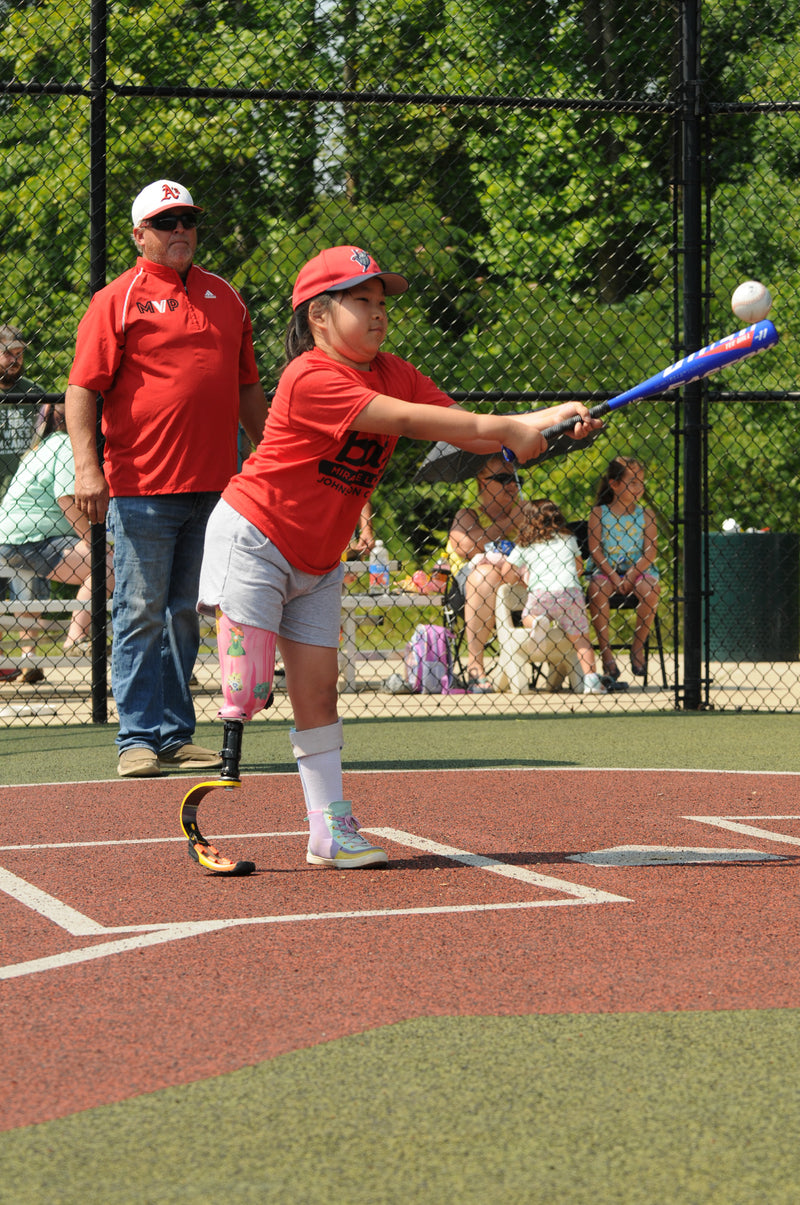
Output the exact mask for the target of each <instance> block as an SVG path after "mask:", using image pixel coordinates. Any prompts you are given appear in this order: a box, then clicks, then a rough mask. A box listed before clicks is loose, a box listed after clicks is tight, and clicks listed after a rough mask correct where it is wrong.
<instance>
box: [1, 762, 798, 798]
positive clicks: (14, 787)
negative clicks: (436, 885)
mask: <svg viewBox="0 0 800 1205" xmlns="http://www.w3.org/2000/svg"><path fill="white" fill-rule="evenodd" d="M509 770H511V771H513V772H514V773H515V774H594V775H597V774H716V775H723V774H731V775H734V776H736V775H738V776H739V777H743V776H745V775H748V774H749V775H756V777H758V778H797V777H798V776H800V770H714V769H711V768H709V767H708V766H506V765H503V766H437V767H434V766H429V767H427V768H426V769H420V768H419V767H418V766H412V767H411V768H406V767H404V766H393V767H389V768H388V769H387V768H384V767H382V766H375V767H373V768H372V769H366V770H355V769H349V768H348V767H347V766H345V767H344V772H345V774H355V775H360V774H376V775H385V774H414V775H416V776H417V777H419V775H420V774H505V773H507V772H508V771H509ZM260 778H269V779H274V778H293V779H295V780H296V779H297V771H296V770H276V771H274V772H271V773H269V774H248V773H247V768H246V767H245V770H244V777H243V779H242V782H243V783H247V782H249V781H250V780H251V779H253V780H254V779H260ZM152 781H153V782H161V783H163V782H165V781H166V780H165V779H163V778H161V779H153V780H152ZM181 781H183V780H178V779H173V782H181ZM190 782H191V778H189V777H188V776H187V778H186V779H185V783H186V784H187V785H188V784H189V783H190ZM125 785H126V783H125V781H121V780H120V779H119V778H92V779H85V778H84V779H74V780H72V781H68V782H34V783H29V782H26V783H0V792H2V791H19V790H25V791H28V790H36V789H37V788H39V787H83V788H86V787H87V786H116V787H124V786H125Z"/></svg>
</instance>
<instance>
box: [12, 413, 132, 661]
mask: <svg viewBox="0 0 800 1205" xmlns="http://www.w3.org/2000/svg"><path fill="white" fill-rule="evenodd" d="M37 434H38V435H39V437H40V442H39V443H37V444H36V445H35V446H34V447H33V448H32V449H31V451H30V452H27V453H26V454H25V455H24V456H23V458H22V460H21V461H20V463H19V466H18V468H17V471H16V473H15V474H14V476H13V478H12V480H11V483H10V485H9V487H8V489H7V490H6V493H5V496H4V498H3V500H2V502H0V573H2V572H3V570H5V571H6V572H7V573H9V574H10V575H19V574H20V573H27V574H29V575H32V576H36V577H41V578H47V579H49V580H50V581H55V582H64V583H66V584H68V585H77V586H79V587H80V589H79V590H78V593H77V600H78V601H79V602H84V603H87V604H88V602H89V600H90V598H91V594H92V583H91V554H90V547H89V530H90V529H89V522H88V520H87V519H86V517H85V516H84V515H83V514H81V512H80V511H79V510H78V508H77V507H76V505H75V499H74V492H75V467H74V464H73V459H72V448H71V446H70V441H69V436H68V435H67V432H66V429H65V424H64V407H63V405H60V404H54V403H52V402H48V403H46V404H45V405H44V406H42V409H41V411H40V420H39V424H38V426H37ZM109 572H110V563H109ZM26 620H27V621H28V622H27V623H26ZM20 624H21V630H20V648H21V650H22V656H23V658H24V657H26V656H30V655H31V654H32V653H33V652H34V650H35V647H36V639H35V637H36V629H35V618H34V616H28V615H21V616H20ZM90 625H91V611H90V610H89V608H88V606H86V607H83V608H81V609H79V610H77V611H74V612H73V614H72V622H71V623H70V626H69V631H68V632H67V637H66V640H65V642H64V652H65V653H69V652H73V653H76V652H79V651H82V650H83V649H85V648H88V643H89V638H88V634H89V628H90ZM9 676H10V675H9ZM38 680H41V678H39V679H38Z"/></svg>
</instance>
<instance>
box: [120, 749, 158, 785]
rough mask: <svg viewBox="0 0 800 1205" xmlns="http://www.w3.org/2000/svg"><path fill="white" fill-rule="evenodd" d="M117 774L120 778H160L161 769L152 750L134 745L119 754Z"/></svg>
mask: <svg viewBox="0 0 800 1205" xmlns="http://www.w3.org/2000/svg"><path fill="white" fill-rule="evenodd" d="M117 774H118V775H119V776H120V778H160V776H161V768H160V766H159V764H158V758H157V757H156V755H155V753H154V752H153V750H152V749H148V748H147V747H146V746H145V745H134V747H133V748H132V749H124V750H123V751H122V753H120V755H119V762H118V763H117Z"/></svg>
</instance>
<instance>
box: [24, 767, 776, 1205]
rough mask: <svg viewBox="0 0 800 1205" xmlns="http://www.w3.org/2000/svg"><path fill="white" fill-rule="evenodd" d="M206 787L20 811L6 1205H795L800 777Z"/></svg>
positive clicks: (377, 776)
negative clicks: (168, 1204)
mask: <svg viewBox="0 0 800 1205" xmlns="http://www.w3.org/2000/svg"><path fill="white" fill-rule="evenodd" d="M191 781H192V779H191V778H184V779H182V780H178V779H176V778H175V777H173V778H169V779H162V780H154V781H149V782H138V783H137V782H132V781H128V782H126V781H114V782H96V783H79V784H76V783H69V784H66V785H57V786H48V785H37V786H29V787H19V786H17V787H14V788H6V789H5V790H3V791H2V792H0V800H2V802H3V803H4V804H5V806H4V808H3V813H4V817H5V825H4V835H3V839H2V841H3V847H2V849H0V928H1V929H2V933H3V935H4V938H3V947H2V969H1V970H0V978H2V980H3V982H2V984H0V991H1V992H2V996H3V1004H2V1008H3V1018H4V1022H3V1029H4V1064H5V1065H4V1072H5V1074H4V1083H5V1085H6V1087H5V1090H4V1094H3V1098H4V1099H3V1105H2V1120H3V1128H4V1129H6V1130H8V1131H9V1132H8V1133H6V1134H4V1135H2V1136H0V1154H2V1156H3V1158H4V1162H5V1161H8V1162H7V1166H8V1167H9V1169H10V1170H11V1173H12V1174H11V1175H10V1176H5V1178H4V1182H3V1186H2V1188H0V1200H3V1201H9V1202H15V1203H16V1202H17V1201H20V1202H22V1201H25V1202H39V1201H41V1202H45V1201H52V1200H59V1201H62V1200H63V1201H73V1200H75V1201H78V1200H82V1201H98V1202H100V1201H103V1202H107V1201H131V1202H134V1201H147V1202H150V1201H176V1200H181V1201H183V1200H198V1201H199V1200H205V1201H216V1200H220V1201H221V1200H228V1199H233V1200H247V1201H250V1200H252V1201H257V1200H261V1201H265V1200H268V1201H284V1200H286V1201H305V1200H308V1201H328V1200H330V1201H334V1202H343V1201H348V1202H349V1201H354V1202H360V1201H398V1202H399V1201H430V1200H435V1199H440V1197H441V1196H442V1195H444V1193H445V1192H456V1193H458V1195H459V1199H461V1200H467V1201H480V1200H487V1199H489V1197H490V1196H491V1195H495V1196H497V1197H499V1199H502V1200H504V1201H534V1202H538V1201H540V1200H541V1201H545V1200H547V1201H557V1202H561V1201H563V1202H565V1203H566V1202H568V1201H569V1202H578V1201H584V1200H586V1201H589V1200H593V1201H596V1202H597V1201H600V1202H603V1201H609V1202H611V1201H621V1202H628V1201H630V1202H634V1201H649V1202H653V1201H682V1200H692V1201H703V1202H704V1201H720V1202H723V1201H724V1202H726V1205H728V1203H730V1202H736V1201H741V1202H748V1201H751V1200H752V1201H756V1200H761V1201H763V1200H769V1201H770V1202H776V1201H784V1200H785V1201H787V1202H789V1201H796V1200H797V1195H796V1184H797V1182H798V1175H799V1174H800V1164H799V1163H798V1156H797V1154H796V1152H797V1149H798V1148H797V1142H796V1135H797V1128H798V1122H800V1104H799V1103H798V1097H797V1093H796V1089H795V1088H794V1087H793V1078H794V1077H793V1074H792V1073H791V1070H790V1069H791V1067H792V1066H793V1061H794V1057H795V1056H794V1050H795V1046H796V1038H795V1033H796V1023H797V1013H796V1012H795V1011H794V1010H796V1009H797V1008H798V1005H800V979H799V977H798V973H797V960H796V933H797V927H798V892H797V888H796V884H797V874H798V866H797V859H798V856H800V806H798V801H797V786H798V779H797V776H796V775H795V774H791V773H784V774H772V773H754V772H738V773H736V772H714V771H702V772H699V771H679V770H621V769H613V768H612V769H607V770H603V771H598V770H589V769H572V770H568V769H562V768H552V769H541V768H536V769H533V768H524V767H523V768H519V769H500V770H483V769H482V770H474V771H466V772H464V771H461V772H453V771H447V770H439V771H430V770H429V771H420V770H417V771H415V772H414V773H404V772H399V771H391V772H386V773H379V772H375V771H368V772H362V773H348V774H347V775H346V784H347V790H348V792H349V793H350V794H351V795H352V798H353V799H354V801H355V807H354V810H355V812H356V814H357V815H359V816H360V819H361V820H362V823H363V824H364V826H365V828H366V829H367V830H368V832H369V835H370V836H371V837H373V838H380V841H381V842H382V843H385V845H386V848H387V850H388V851H389V855H390V865H389V867H388V869H375V870H364V871H351V872H349V873H339V872H335V871H327V870H325V871H321V870H317V869H315V868H312V867H308V866H307V865H306V863H305V861H304V849H305V834H304V826H303V824H302V811H303V809H302V804H301V802H300V799H299V787H298V783H297V781H296V776H295V775H294V774H281V773H278V774H269V775H265V774H258V775H249V776H248V775H245V778H244V782H243V786H242V788H241V789H240V790H238V791H236V792H225V791H216V792H213V793H211V794H210V795H209V796H207V798H206V800H204V802H203V805H202V809H201V811H202V824H203V830H204V832H206V833H207V835H208V836H209V837H210V838H212V839H214V840H215V844H219V847H220V848H221V849H222V850H223V851H224V852H225V853H226V854H228V855H229V856H231V857H247V858H250V859H251V860H252V861H254V862H255V863H256V866H257V870H256V872H255V874H253V875H252V876H250V877H249V878H244V879H235V878H234V879H231V878H224V877H220V876H215V875H213V874H212V873H210V872H209V871H206V870H204V869H202V868H200V867H198V866H197V865H196V864H195V863H193V862H191V861H190V859H189V857H188V856H187V853H186V841H185V840H184V839H183V838H182V837H180V836H179V831H180V830H179V828H178V824H177V806H178V804H179V802H180V798H181V796H182V794H183V791H184V790H185V789H186V788H187V787H188V785H189V784H190V783H191ZM12 803H13V806H10V805H12ZM217 839H218V840H217ZM387 1027H388V1028H387ZM143 1094H144V1095H143ZM85 1110H89V1112H84V1111H85ZM42 1123H45V1124H42ZM22 1127H33V1128H28V1129H25V1128H22ZM195 1143H196V1144H198V1145H199V1147H200V1148H201V1149H203V1148H205V1146H206V1145H208V1146H209V1153H208V1155H202V1156H201V1155H200V1154H196V1155H191V1154H190V1150H189V1148H193V1147H194V1145H195ZM194 1158H197V1159H198V1160H199V1161H200V1164H202V1172H201V1173H200V1172H199V1173H198V1174H196V1175H195V1174H193V1173H192V1170H191V1169H192V1167H193V1159H194ZM142 1159H145V1160H146V1163H147V1168H148V1171H147V1173H146V1174H143V1173H142V1172H141V1161H142ZM364 1167H368V1168H369V1169H370V1170H369V1171H368V1172H364V1171H362V1170H358V1169H361V1168H364ZM137 1169H139V1170H138V1171H137ZM793 1194H794V1195H793Z"/></svg>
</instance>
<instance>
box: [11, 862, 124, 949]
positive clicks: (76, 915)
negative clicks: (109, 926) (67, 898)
mask: <svg viewBox="0 0 800 1205" xmlns="http://www.w3.org/2000/svg"><path fill="white" fill-rule="evenodd" d="M0 891H4V892H5V893H6V895H10V896H11V897H12V899H15V900H17V902H18V903H20V904H24V905H25V907H26V908H30V909H31V911H33V912H38V913H39V915H40V916H43V917H44V918H45V919H46V920H49V921H52V922H53V924H54V925H58V926H59V928H61V929H66V931H67V933H71V934H72V936H73V937H94V936H96V935H97V934H98V933H105V932H106V930H105V929H104V928H103V926H102V925H98V923H97V921H93V920H92V919H91V918H90V917H88V916H84V915H83V913H82V912H77V911H76V910H75V909H74V908H70V906H69V904H65V903H63V902H62V901H61V900H58V899H56V898H55V896H53V895H48V894H47V892H46V891H41V890H40V889H39V888H38V887H34V886H33V884H32V883H28V882H26V881H25V879H20V878H18V877H17V875H15V874H12V873H11V871H10V870H6V869H5V868H4V867H2V866H0Z"/></svg>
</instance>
